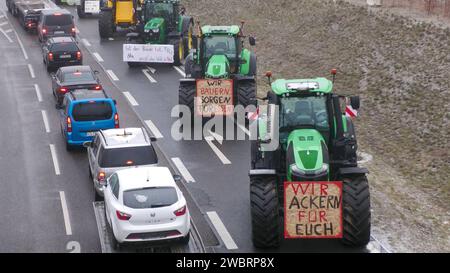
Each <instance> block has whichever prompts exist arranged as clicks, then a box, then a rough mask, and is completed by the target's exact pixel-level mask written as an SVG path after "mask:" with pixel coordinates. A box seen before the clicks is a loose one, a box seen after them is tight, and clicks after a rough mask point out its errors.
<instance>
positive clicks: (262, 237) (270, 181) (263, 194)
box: [250, 176, 282, 248]
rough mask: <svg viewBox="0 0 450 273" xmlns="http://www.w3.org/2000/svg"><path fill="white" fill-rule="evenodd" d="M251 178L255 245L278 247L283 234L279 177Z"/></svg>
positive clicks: (257, 246)
mask: <svg viewBox="0 0 450 273" xmlns="http://www.w3.org/2000/svg"><path fill="white" fill-rule="evenodd" d="M250 180H251V181H250V208H251V216H252V240H253V245H254V246H255V247H256V248H277V247H279V246H280V243H281V234H282V232H281V231H282V230H281V227H282V221H281V218H280V208H279V200H278V190H277V178H276V177H267V176H263V177H252V178H251V179H250Z"/></svg>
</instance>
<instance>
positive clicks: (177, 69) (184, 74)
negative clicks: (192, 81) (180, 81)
mask: <svg viewBox="0 0 450 273" xmlns="http://www.w3.org/2000/svg"><path fill="white" fill-rule="evenodd" d="M173 68H175V70H176V71H177V72H178V73H180V75H181V76H183V78H186V73H185V72H184V71H183V70H182V69H181V68H180V67H178V66H174V67H173Z"/></svg>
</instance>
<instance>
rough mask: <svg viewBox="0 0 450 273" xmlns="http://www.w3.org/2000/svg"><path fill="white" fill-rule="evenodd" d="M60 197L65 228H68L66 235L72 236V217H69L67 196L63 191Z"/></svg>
mask: <svg viewBox="0 0 450 273" xmlns="http://www.w3.org/2000/svg"><path fill="white" fill-rule="evenodd" d="M59 197H60V198H61V206H62V210H63V216H64V226H65V227H66V234H67V235H72V227H71V226H70V217H69V210H68V209H67V202H66V195H65V194H64V192H63V191H60V192H59Z"/></svg>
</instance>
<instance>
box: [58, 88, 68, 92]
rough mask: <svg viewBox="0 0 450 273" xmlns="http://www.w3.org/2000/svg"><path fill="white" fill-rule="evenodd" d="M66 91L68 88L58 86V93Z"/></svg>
mask: <svg viewBox="0 0 450 273" xmlns="http://www.w3.org/2000/svg"><path fill="white" fill-rule="evenodd" d="M67 91H68V89H67V88H65V87H61V88H59V92H60V93H63V94H65V93H67Z"/></svg>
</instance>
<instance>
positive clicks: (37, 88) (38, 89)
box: [34, 84, 42, 102]
mask: <svg viewBox="0 0 450 273" xmlns="http://www.w3.org/2000/svg"><path fill="white" fill-rule="evenodd" d="M34 89H35V90H36V96H37V98H38V101H39V102H42V95H41V89H40V88H39V85H37V84H35V85H34Z"/></svg>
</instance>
